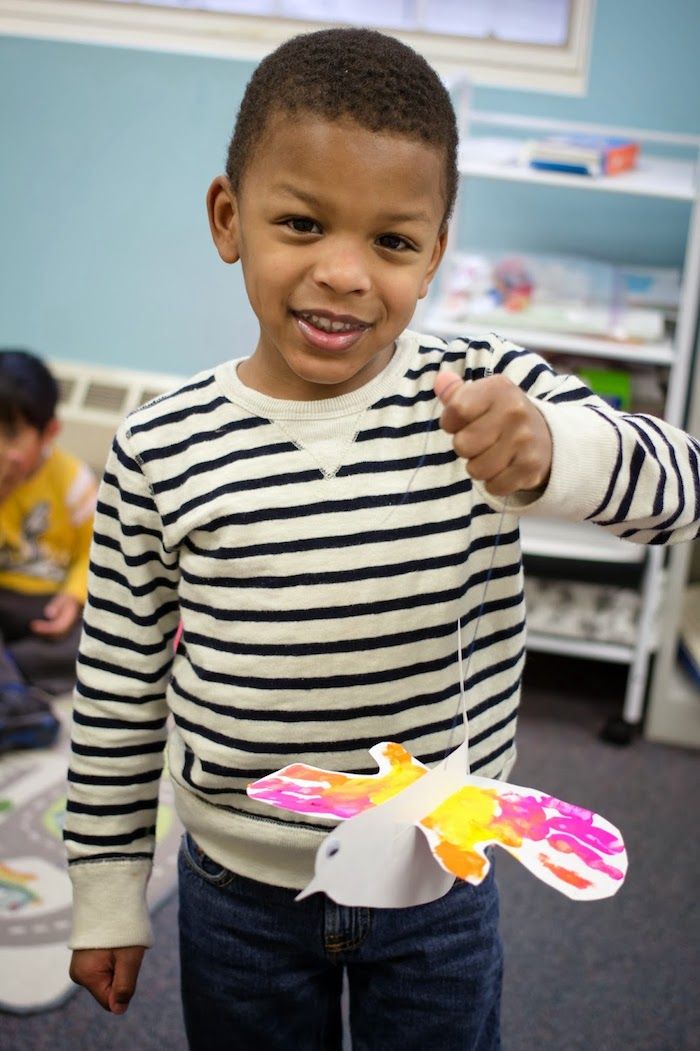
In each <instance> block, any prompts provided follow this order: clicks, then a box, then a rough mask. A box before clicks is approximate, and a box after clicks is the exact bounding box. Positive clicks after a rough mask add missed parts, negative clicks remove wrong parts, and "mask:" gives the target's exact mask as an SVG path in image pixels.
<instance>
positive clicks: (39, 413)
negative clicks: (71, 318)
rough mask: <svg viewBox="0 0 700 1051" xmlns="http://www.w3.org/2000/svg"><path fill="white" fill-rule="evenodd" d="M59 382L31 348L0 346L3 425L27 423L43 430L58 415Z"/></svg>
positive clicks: (0, 395)
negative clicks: (11, 348) (7, 348)
mask: <svg viewBox="0 0 700 1051" xmlns="http://www.w3.org/2000/svg"><path fill="white" fill-rule="evenodd" d="M57 402H58V384H57V383H56V380H55V379H54V377H53V376H52V375H51V372H50V371H49V369H48V368H47V367H46V365H45V364H44V362H43V361H42V360H41V358H38V357H37V356H36V354H31V353H30V352H29V351H28V350H0V426H2V427H4V428H6V429H7V428H13V427H16V426H17V425H18V424H20V423H28V424H29V425H30V427H36V429H37V430H38V431H41V432H43V430H44V428H45V427H46V425H47V423H49V422H50V421H51V420H52V419H53V418H54V416H55V415H56V404H57Z"/></svg>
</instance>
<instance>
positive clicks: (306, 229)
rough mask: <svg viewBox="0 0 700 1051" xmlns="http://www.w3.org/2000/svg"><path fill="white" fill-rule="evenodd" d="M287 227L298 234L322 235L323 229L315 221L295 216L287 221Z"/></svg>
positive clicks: (302, 216)
mask: <svg viewBox="0 0 700 1051" xmlns="http://www.w3.org/2000/svg"><path fill="white" fill-rule="evenodd" d="M285 226H289V227H290V228H291V229H292V230H294V231H295V232H296V233H298V234H320V232H321V228H320V226H319V225H318V223H316V222H314V220H313V219H309V218H307V217H306V216H304V215H295V216H292V218H291V219H286V220H285Z"/></svg>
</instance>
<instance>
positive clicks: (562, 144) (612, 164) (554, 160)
mask: <svg viewBox="0 0 700 1051" xmlns="http://www.w3.org/2000/svg"><path fill="white" fill-rule="evenodd" d="M638 155H639V143H638V142H635V141H634V140H632V139H623V138H616V137H611V136H604V135H549V136H547V137H546V138H544V139H536V140H533V141H530V142H528V143H526V144H525V146H524V149H523V155H522V159H523V161H524V162H525V163H526V164H529V165H530V167H531V168H537V169H539V170H541V171H561V172H568V173H573V174H576V175H591V176H599V175H615V174H617V173H619V172H624V171H629V170H630V169H631V168H634V167H635V166H636V164H637V157H638Z"/></svg>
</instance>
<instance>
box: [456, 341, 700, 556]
mask: <svg viewBox="0 0 700 1051" xmlns="http://www.w3.org/2000/svg"><path fill="white" fill-rule="evenodd" d="M452 363H454V364H452ZM455 366H456V367H455ZM462 370H463V371H462ZM435 391H436V394H437V395H438V397H439V398H440V399H441V401H442V402H443V404H444V408H443V413H442V417H441V421H440V422H441V425H442V427H443V429H444V430H445V431H446V432H448V433H449V434H450V435H452V440H453V445H454V448H455V451H456V452H457V454H458V455H459V456H461V457H462V458H463V459H465V460H466V461H467V463H466V467H467V471H468V472H469V474H470V476H471V477H472V479H473V481H474V487H475V489H476V490H477V492H480V493H481V496H482V499H484V500H485V502H486V503H487V504H489V505H490V506H491V507H492V508H493V509H494V510H503V509H504V507H506V506H507V510H508V511H510V512H513V513H514V514H518V515H534V514H538V515H545V516H555V517H558V518H562V519H568V520H569V521H572V522H586V521H588V522H593V523H595V524H596V525H599V526H602V527H603V528H605V529H606V530H607V531H609V532H611V533H613V534H614V535H615V536H619V537H622V538H623V539H626V540H630V541H632V542H634V543H639V544H666V543H674V542H678V541H683V540H692V539H695V538H696V537H697V536H699V535H700V443H699V442H698V441H697V439H696V438H694V437H693V436H691V435H689V434H686V433H685V432H684V431H682V430H680V429H679V428H678V427H674V426H672V425H671V424H669V423H667V422H666V421H664V420H662V419H659V418H657V417H655V416H650V415H646V414H638V413H626V412H621V411H617V410H615V409H614V408H612V407H611V406H610V405H608V404H607V403H606V402H605V401H603V400H602V399H601V398H599V397H597V396H596V395H595V394H593V392H592V391H591V390H589V389H588V388H587V387H586V386H585V384H584V383H583V382H582V381H581V380H580V379H579V378H578V377H577V376H573V375H564V374H558V373H555V372H554V370H553V369H552V368H551V366H550V365H549V364H548V363H547V362H546V361H545V360H544V359H543V358H541V357H540V356H539V355H538V354H535V353H533V352H531V351H528V350H524V349H523V348H522V347H518V346H515V345H514V344H512V343H509V342H508V341H506V340H501V339H499V338H498V337H496V336H491V337H489V339H488V340H477V341H471V340H465V339H457V340H454V341H453V342H452V343H450V344H448V346H447V348H445V355H444V365H443V367H442V369H441V371H440V372H439V373H438V376H437V378H436V381H435ZM506 498H507V505H506V503H505V500H506Z"/></svg>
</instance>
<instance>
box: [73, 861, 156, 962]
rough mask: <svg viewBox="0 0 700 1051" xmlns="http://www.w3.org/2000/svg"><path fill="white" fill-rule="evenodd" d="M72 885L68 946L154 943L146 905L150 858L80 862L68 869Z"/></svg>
mask: <svg viewBox="0 0 700 1051" xmlns="http://www.w3.org/2000/svg"><path fill="white" fill-rule="evenodd" d="M68 872H69V875H70V878H71V882H72V884H73V930H72V934H71V939H70V941H69V943H68V947H69V948H70V949H117V948H121V947H123V946H127V945H145V946H146V947H149V946H151V945H153V931H152V929H151V919H150V916H149V913H148V906H147V904H146V884H147V883H148V878H149V876H150V874H151V861H150V860H143V859H140V858H139V859H138V860H135V861H125V860H124V859H122V858H120V859H119V860H118V861H116V860H115V861H81V862H74V863H73V864H72V865H70V866H69V869H68Z"/></svg>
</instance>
